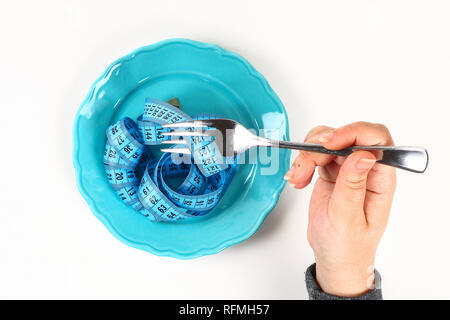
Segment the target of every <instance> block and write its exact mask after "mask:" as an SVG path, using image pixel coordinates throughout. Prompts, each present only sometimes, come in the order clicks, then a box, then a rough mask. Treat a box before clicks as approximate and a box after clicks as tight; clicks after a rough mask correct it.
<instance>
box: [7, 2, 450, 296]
mask: <svg viewBox="0 0 450 320" xmlns="http://www.w3.org/2000/svg"><path fill="white" fill-rule="evenodd" d="M449 17H450V3H449V2H448V1H361V0H358V1H356V0H355V1H270V2H269V1H242V0H240V1H231V0H227V1H211V0H209V1H186V0H184V1H170V0H164V1H142V2H139V1H131V0H128V1H117V2H114V1H85V2H83V1H29V2H22V1H9V2H6V1H4V2H2V4H1V5H0V46H1V50H0V67H1V68H0V105H1V124H0V137H1V144H0V149H1V160H0V170H1V193H0V194H1V196H0V197H1V204H0V298H159V299H167V298H176V299H183V298H189V299H197V298H211V299H216V298H237V299H241V298H242V299H244V298H251V299H253V298H255V299H282V298H286V299H306V298H307V292H306V288H305V284H304V271H305V269H306V268H307V266H308V265H309V264H311V263H312V262H313V255H312V251H311V250H310V248H309V246H308V244H307V241H306V226H307V213H308V202H309V196H310V193H311V188H310V187H309V188H307V189H306V190H304V191H298V190H294V189H291V188H289V187H287V188H286V189H285V190H284V191H283V193H282V195H281V198H280V201H279V203H278V204H277V206H276V208H275V209H274V210H273V212H272V213H271V214H270V215H269V217H268V218H267V219H266V221H265V222H264V224H263V226H262V227H261V228H260V230H259V231H258V232H257V233H256V234H255V235H254V236H253V237H252V238H251V239H249V240H247V241H244V242H243V243H241V244H239V245H236V246H234V247H231V248H229V249H227V250H225V251H223V252H222V253H220V254H217V255H214V256H208V257H204V258H200V259H195V260H191V261H179V260H175V259H171V258H161V257H156V256H153V255H151V254H149V253H147V252H144V251H140V250H136V249H133V248H130V247H128V246H126V245H124V244H122V243H121V242H119V241H118V240H116V239H115V238H114V237H113V236H112V235H111V234H110V233H109V232H108V231H107V230H106V228H105V227H104V226H103V225H102V224H101V223H100V222H99V221H98V220H97V219H96V218H95V217H94V215H93V214H92V213H91V212H90V211H89V209H88V206H87V204H86V203H85V201H84V200H83V198H82V197H81V195H80V194H79V193H78V191H77V188H76V184H75V178H74V169H73V166H72V154H71V152H72V123H73V118H74V115H75V113H76V111H77V109H78V107H79V105H80V104H81V102H82V100H83V99H84V97H85V95H86V94H87V93H88V89H89V87H90V85H91V84H92V83H93V81H94V80H95V79H96V78H97V77H98V76H99V75H100V74H101V73H102V72H103V70H104V69H105V68H106V67H107V66H108V65H109V64H110V63H111V62H112V61H114V60H115V59H116V58H119V57H121V56H123V55H125V54H127V53H128V52H130V51H132V50H133V49H135V48H137V47H140V46H143V45H147V44H151V43H154V42H156V41H159V40H162V39H165V38H173V37H186V38H192V39H195V40H199V41H204V42H211V43H215V44H218V45H220V46H222V47H224V48H226V49H229V50H232V51H235V52H238V53H239V54H241V55H243V56H244V57H245V58H247V59H248V60H249V61H250V63H252V64H253V65H254V67H255V68H256V69H257V70H259V71H260V72H261V73H262V74H263V75H264V76H265V77H266V78H267V80H268V81H269V83H270V84H271V86H272V87H273V89H274V90H275V92H277V94H278V95H279V97H280V98H281V100H282V101H283V103H284V105H285V107H286V109H287V111H288V114H289V119H290V127H291V129H290V130H291V132H290V133H291V139H292V140H293V141H295V140H298V141H301V140H303V137H304V136H305V134H306V133H307V132H308V130H309V129H310V128H312V127H314V126H316V125H320V124H328V125H332V126H340V125H343V124H346V123H349V122H353V121H356V120H367V121H372V122H382V123H384V124H386V125H387V126H388V127H389V128H390V130H391V133H392V135H393V137H394V139H395V141H396V143H397V144H398V145H420V146H425V147H427V148H428V149H429V152H430V156H431V162H430V166H429V169H428V171H427V172H426V174H424V175H416V174H410V173H405V172H398V189H397V192H396V196H395V200H394V204H393V209H392V213H391V220H390V223H389V226H388V229H387V232H386V234H385V236H384V238H383V240H382V242H381V244H380V247H379V250H378V256H377V263H376V267H377V268H378V269H379V271H380V272H381V274H382V277H383V292H384V296H385V298H387V299H394V298H397V299H401V298H407V299H409V298H414V299H415V298H447V299H448V298H450V289H449V287H450V276H449V269H450V258H449V248H448V244H449V243H450V230H449V227H450V209H449V205H448V201H449V198H450V187H449V181H450V170H449V161H450V160H449V159H450V141H449V140H450V133H449V132H450V127H449V125H448V121H449V116H450V112H449V105H450V19H449ZM155 275H156V276H155Z"/></svg>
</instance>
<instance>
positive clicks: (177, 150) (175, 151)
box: [160, 148, 191, 154]
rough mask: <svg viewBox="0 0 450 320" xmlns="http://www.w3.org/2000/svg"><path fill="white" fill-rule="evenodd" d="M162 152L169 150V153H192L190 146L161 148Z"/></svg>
mask: <svg viewBox="0 0 450 320" xmlns="http://www.w3.org/2000/svg"><path fill="white" fill-rule="evenodd" d="M160 151H161V152H169V153H183V154H191V151H190V150H189V149H188V148H165V149H161V150H160Z"/></svg>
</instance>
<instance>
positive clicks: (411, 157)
mask: <svg viewBox="0 0 450 320" xmlns="http://www.w3.org/2000/svg"><path fill="white" fill-rule="evenodd" d="M163 127H165V128H173V129H177V128H186V129H187V130H186V131H171V132H164V133H162V135H164V136H171V137H191V136H210V137H214V138H215V141H216V144H217V146H218V148H219V150H220V152H221V153H222V155H223V156H234V155H237V154H239V153H242V152H245V151H246V150H248V149H249V148H252V147H257V146H259V147H275V148H287V149H294V150H304V151H309V152H319V153H326V154H331V155H335V156H344V157H346V156H348V155H350V154H351V153H352V152H354V151H357V150H367V151H371V152H373V153H374V154H375V156H376V157H377V162H378V163H381V164H385V165H388V166H392V167H395V168H399V169H404V170H407V171H411V172H416V173H423V172H424V171H425V169H426V168H427V166H428V152H427V150H426V149H424V148H421V147H397V146H353V147H348V148H345V149H341V150H329V149H326V148H324V147H323V146H322V145H320V144H312V143H297V142H289V141H277V140H270V139H267V138H263V137H258V136H257V135H255V134H253V133H252V132H250V131H249V130H248V129H247V128H245V127H244V126H243V125H241V124H240V123H239V122H237V121H234V120H231V119H208V120H194V121H186V122H177V123H172V124H166V125H163ZM162 143H164V144H173V145H174V146H176V145H187V141H186V140H167V141H162ZM161 151H163V152H171V153H185V154H189V153H190V151H189V149H188V148H187V147H181V148H180V147H174V148H165V149H161Z"/></svg>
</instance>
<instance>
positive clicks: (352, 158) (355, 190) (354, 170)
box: [330, 151, 376, 219]
mask: <svg viewBox="0 0 450 320" xmlns="http://www.w3.org/2000/svg"><path fill="white" fill-rule="evenodd" d="M375 161H376V158H375V156H374V155H373V154H372V153H370V152H368V151H356V152H353V153H352V154H351V155H349V156H348V157H347V158H346V159H345V161H344V163H343V164H342V166H341V168H340V170H339V174H338V177H337V179H336V185H335V186H334V190H333V194H332V195H331V199H330V209H331V210H332V212H333V214H335V215H341V216H343V217H347V218H350V219H351V218H354V217H355V215H360V214H361V213H362V214H364V200H365V197H366V183H367V176H368V174H369V171H370V169H372V167H373V166H374V164H375Z"/></svg>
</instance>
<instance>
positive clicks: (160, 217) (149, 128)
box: [103, 99, 238, 222]
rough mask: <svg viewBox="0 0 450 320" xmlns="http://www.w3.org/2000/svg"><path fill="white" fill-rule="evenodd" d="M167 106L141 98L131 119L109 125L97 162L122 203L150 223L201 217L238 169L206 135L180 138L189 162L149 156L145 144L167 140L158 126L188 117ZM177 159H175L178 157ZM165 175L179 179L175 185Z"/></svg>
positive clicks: (221, 193) (220, 196)
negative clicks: (141, 103)
mask: <svg viewBox="0 0 450 320" xmlns="http://www.w3.org/2000/svg"><path fill="white" fill-rule="evenodd" d="M211 117H212V115H210V114H202V115H198V116H194V117H192V118H191V117H190V116H188V115H187V114H185V113H184V112H182V111H181V110H180V109H178V108H176V107H174V106H173V105H171V104H169V103H166V102H163V101H159V100H156V99H147V100H146V102H145V106H144V113H143V114H142V115H141V116H139V117H138V119H137V123H136V122H134V121H133V120H132V119H130V118H124V119H122V120H120V121H118V122H116V123H114V124H113V125H111V126H109V127H108V129H107V131H106V137H107V142H106V145H105V152H104V157H103V162H104V165H105V173H106V176H107V179H108V181H109V183H110V184H111V186H112V187H113V188H114V189H115V192H116V193H117V195H118V196H119V197H120V199H121V200H122V201H124V203H125V204H127V205H129V206H131V207H132V208H134V209H135V210H137V211H139V212H140V213H141V214H143V215H144V216H146V217H148V218H149V219H150V220H151V221H164V222H169V221H178V220H183V219H189V218H195V217H198V216H204V215H206V214H207V213H209V212H210V211H211V210H212V209H214V207H215V206H216V205H217V204H218V203H219V201H220V199H221V198H222V197H223V195H224V193H225V191H226V189H227V187H228V186H229V184H230V182H231V180H232V178H233V176H234V174H235V173H236V171H237V169H238V165H237V160H236V159H231V160H232V161H231V162H230V159H225V158H223V157H222V155H221V153H220V151H219V149H218V146H217V144H216V143H215V141H214V139H212V138H211V137H190V138H186V139H187V140H186V141H187V142H188V143H187V146H188V148H189V149H190V151H191V156H190V159H189V160H190V163H183V162H179V161H174V158H175V160H177V159H176V154H169V153H167V154H163V155H162V156H161V157H160V158H159V159H157V158H155V157H154V156H153V155H152V153H151V152H150V150H149V146H155V145H159V144H161V142H162V141H164V140H168V139H171V137H170V136H164V135H162V134H161V133H163V132H169V131H170V130H171V129H169V128H163V127H162V125H164V124H170V123H175V122H180V121H191V120H193V119H205V118H211ZM180 159H181V158H180ZM171 178H178V179H180V178H181V180H182V182H181V183H180V184H179V185H178V186H173V185H172V184H173V183H172V184H171V183H170V180H171Z"/></svg>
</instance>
